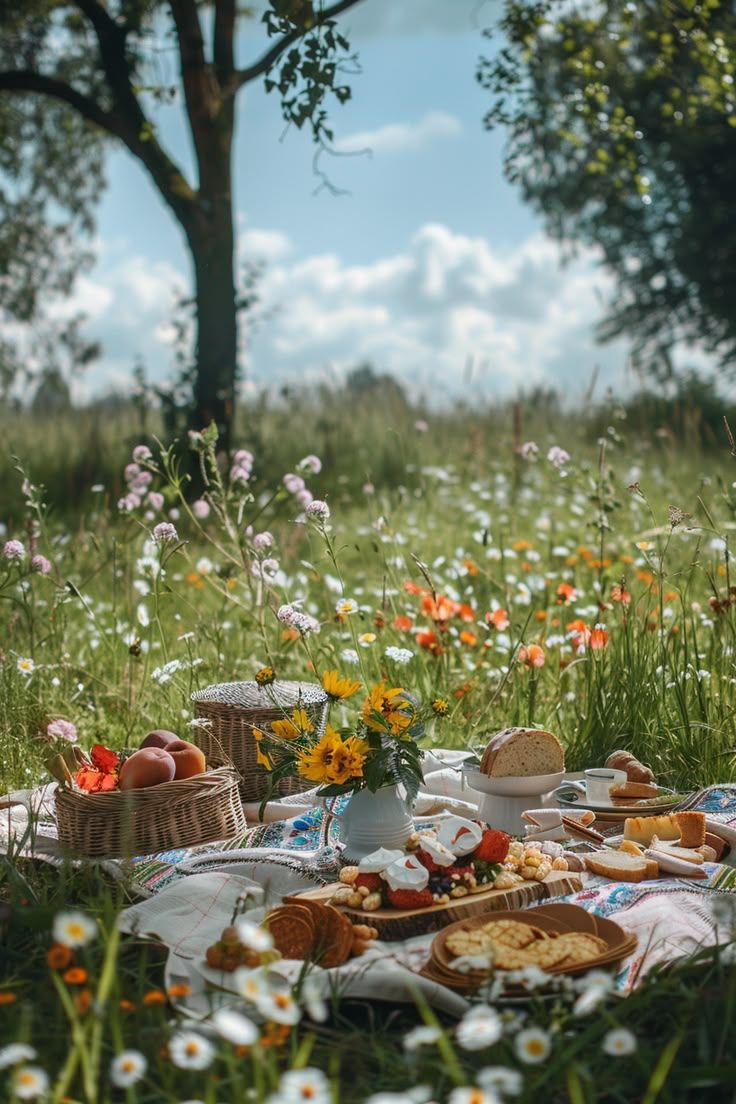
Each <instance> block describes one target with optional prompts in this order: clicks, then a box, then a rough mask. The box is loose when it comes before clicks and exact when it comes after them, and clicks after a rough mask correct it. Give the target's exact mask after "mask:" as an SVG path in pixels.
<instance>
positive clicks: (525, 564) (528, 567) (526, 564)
mask: <svg viewBox="0 0 736 1104" xmlns="http://www.w3.org/2000/svg"><path fill="white" fill-rule="evenodd" d="M521 570H522V571H531V570H532V565H531V564H530V563H529V561H528V560H524V562H523V564H522V565H521Z"/></svg>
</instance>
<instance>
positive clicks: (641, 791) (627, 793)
mask: <svg viewBox="0 0 736 1104" xmlns="http://www.w3.org/2000/svg"><path fill="white" fill-rule="evenodd" d="M608 792H609V794H610V795H611V797H612V798H625V799H628V800H631V801H639V800H640V799H641V798H642V797H656V796H657V794H658V793H659V789H658V788H657V787H656V786H653V785H651V783H649V782H624V783H622V784H621V785H620V786H611V788H610V790H609V791H608Z"/></svg>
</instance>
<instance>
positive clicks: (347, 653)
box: [340, 648, 359, 663]
mask: <svg viewBox="0 0 736 1104" xmlns="http://www.w3.org/2000/svg"><path fill="white" fill-rule="evenodd" d="M340 659H341V660H342V661H343V663H358V662H359V661H358V653H357V652H356V650H355V648H343V650H342V651H341V652H340Z"/></svg>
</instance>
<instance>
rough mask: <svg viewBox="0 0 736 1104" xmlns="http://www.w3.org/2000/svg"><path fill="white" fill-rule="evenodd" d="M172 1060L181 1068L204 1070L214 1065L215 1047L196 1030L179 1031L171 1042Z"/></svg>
mask: <svg viewBox="0 0 736 1104" xmlns="http://www.w3.org/2000/svg"><path fill="white" fill-rule="evenodd" d="M169 1054H170V1055H171V1061H172V1062H173V1063H174V1065H175V1066H178V1067H179V1069H195V1070H203V1069H207V1068H208V1067H209V1066H211V1065H212V1059H213V1058H214V1057H215V1048H214V1047H213V1045H212V1043H211V1042H210V1041H209V1039H205V1038H204V1036H202V1035H198V1034H197V1033H196V1032H195V1031H178V1032H177V1033H176V1035H172V1037H171V1042H170V1043H169Z"/></svg>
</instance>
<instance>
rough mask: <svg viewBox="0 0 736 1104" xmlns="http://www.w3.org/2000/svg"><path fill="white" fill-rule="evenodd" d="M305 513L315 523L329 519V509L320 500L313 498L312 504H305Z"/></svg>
mask: <svg viewBox="0 0 736 1104" xmlns="http://www.w3.org/2000/svg"><path fill="white" fill-rule="evenodd" d="M305 513H306V515H307V517H310V518H313V519H314V520H315V521H322V522H325V521H327V520H328V519H329V516H330V507H329V506H328V505H327V503H326V502H323V501H322V499H320V498H315V499H314V501H313V502H308V503H307V505H306V507H305Z"/></svg>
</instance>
